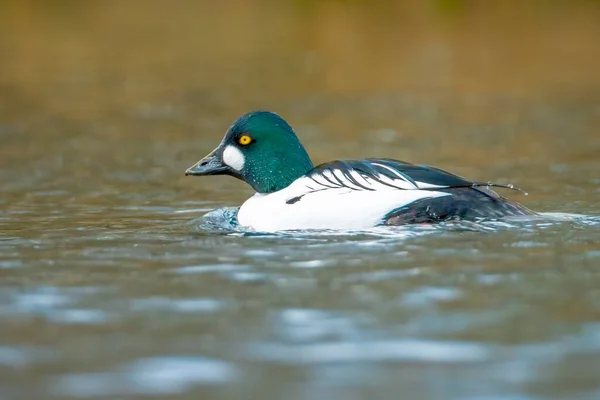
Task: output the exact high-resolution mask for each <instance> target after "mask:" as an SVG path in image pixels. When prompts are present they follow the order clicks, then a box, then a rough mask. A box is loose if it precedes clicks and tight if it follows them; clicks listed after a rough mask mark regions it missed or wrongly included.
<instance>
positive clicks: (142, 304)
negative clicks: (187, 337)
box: [131, 297, 225, 313]
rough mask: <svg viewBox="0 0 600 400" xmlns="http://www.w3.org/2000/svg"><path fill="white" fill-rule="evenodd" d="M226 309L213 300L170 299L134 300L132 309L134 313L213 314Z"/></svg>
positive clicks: (218, 301)
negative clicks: (148, 311)
mask: <svg viewBox="0 0 600 400" xmlns="http://www.w3.org/2000/svg"><path fill="white" fill-rule="evenodd" d="M224 307H225V305H224V303H223V301H221V300H218V299H211V298H193V299H172V298H168V297H149V298H145V299H134V300H132V301H131V308H132V310H134V311H147V310H161V311H175V312H181V313H211V312H216V311H220V310H222V309H223V308H224Z"/></svg>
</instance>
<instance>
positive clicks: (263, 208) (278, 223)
mask: <svg viewBox="0 0 600 400" xmlns="http://www.w3.org/2000/svg"><path fill="white" fill-rule="evenodd" d="M328 175H329V174H328ZM338 176H339V175H338ZM353 176H354V175H353ZM321 180H324V179H321ZM365 180H366V181H367V182H368V184H369V185H368V186H369V188H370V189H375V190H374V191H371V190H352V189H350V188H347V187H341V188H330V189H326V188H323V187H316V186H318V185H316V183H315V182H314V181H313V180H312V179H310V178H306V177H303V178H300V179H298V180H296V181H295V182H294V183H292V184H291V185H290V186H288V187H287V188H285V189H283V190H280V191H278V192H275V193H270V194H258V193H257V194H256V195H254V196H253V197H251V198H250V199H248V200H246V202H245V203H244V204H243V205H242V207H241V208H240V210H239V213H238V221H239V222H240V224H241V225H243V226H247V227H250V228H253V229H254V230H256V231H261V232H273V231H281V230H293V229H339V230H357V229H369V228H372V227H374V226H376V225H379V224H381V223H382V222H383V218H384V217H385V216H386V215H387V214H388V213H390V212H391V211H393V210H395V209H397V208H400V207H402V206H404V205H407V204H410V203H412V202H414V201H416V200H419V199H423V198H434V197H441V196H449V195H450V194H449V193H445V192H436V191H433V190H417V189H413V190H402V189H395V188H392V187H389V186H387V185H383V184H381V183H378V182H376V181H374V180H371V179H365ZM404 182H405V183H406V181H404ZM395 183H398V181H396V182H395ZM411 186H412V187H414V185H412V184H411ZM309 187H312V189H313V190H311V189H309ZM314 189H318V190H314ZM298 197H300V199H297V198H298ZM290 199H292V200H296V201H292V202H291V204H288V203H286V202H287V201H288V200H290Z"/></svg>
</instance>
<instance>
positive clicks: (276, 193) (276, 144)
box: [185, 111, 532, 232]
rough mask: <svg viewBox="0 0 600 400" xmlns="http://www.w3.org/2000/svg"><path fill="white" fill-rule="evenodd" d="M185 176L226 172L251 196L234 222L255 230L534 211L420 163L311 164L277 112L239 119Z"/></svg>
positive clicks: (482, 185) (364, 225) (381, 160)
mask: <svg viewBox="0 0 600 400" xmlns="http://www.w3.org/2000/svg"><path fill="white" fill-rule="evenodd" d="M185 174H186V175H195V176H203V175H231V176H234V177H236V178H238V179H241V180H243V181H245V182H246V183H248V184H249V185H250V186H252V187H253V188H254V190H255V191H256V194H255V195H254V196H252V197H251V198H249V199H248V200H246V201H245V202H244V204H242V206H241V207H240V209H239V211H238V222H239V224H240V225H242V226H244V227H249V228H252V229H254V230H256V231H262V232H273V231H280V230H295V229H334V230H336V229H339V230H359V229H368V228H372V227H375V226H378V225H405V224H414V223H435V222H441V221H445V220H448V219H467V220H476V219H480V218H499V217H506V216H519V215H528V214H532V212H531V211H529V210H528V209H526V208H524V207H523V206H521V205H519V204H516V203H512V202H510V201H508V200H507V199H505V198H503V197H501V196H499V195H498V194H496V193H495V192H494V191H492V190H490V189H489V188H490V186H497V187H507V188H511V189H512V186H502V185H496V184H492V183H488V182H475V181H469V180H467V179H465V178H462V177H460V176H458V175H454V174H452V173H449V172H446V171H443V170H441V169H438V168H434V167H429V166H426V165H416V164H411V163H407V162H404V161H397V160H391V159H385V158H373V159H371V158H370V159H364V160H343V161H332V162H329V163H325V164H321V165H319V166H316V167H315V166H313V163H312V162H311V160H310V157H309V156H308V154H307V153H306V150H305V149H304V147H303V146H302V144H301V143H300V141H299V140H298V137H297V136H296V134H295V133H294V130H293V129H292V127H291V126H290V125H289V124H288V123H287V122H286V121H284V120H283V118H281V117H280V116H278V115H277V114H275V113H272V112H268V111H255V112H251V113H248V114H245V115H243V116H242V117H240V118H239V119H238V120H237V121H235V122H234V123H233V125H231V127H230V128H229V129H228V130H227V133H226V134H225V137H224V138H223V140H222V141H221V144H220V145H219V146H218V147H217V148H216V149H215V150H213V151H212V152H211V153H210V154H209V155H207V156H206V157H204V158H203V159H201V160H200V161H198V162H197V163H196V164H194V165H193V166H191V167H190V168H188V169H187V170H186V171H185Z"/></svg>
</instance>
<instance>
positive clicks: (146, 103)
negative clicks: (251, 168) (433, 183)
mask: <svg viewBox="0 0 600 400" xmlns="http://www.w3.org/2000/svg"><path fill="white" fill-rule="evenodd" d="M599 72H600V2H598V1H592V0H568V1H567V0H545V1H543V0H531V1H517V0H514V1H513V0H507V1H475V0H420V1H410V0H405V1H402V0H397V1H384V0H379V1H361V0H331V1H316V0H293V1H275V0H223V1H186V0H181V1H172V2H167V1H158V0H148V1H112V0H108V1H85V2H84V1H75V0H70V1H66V0H56V1H36V0H21V1H17V0H14V1H10V0H2V1H0V187H1V194H0V326H2V329H0V383H1V385H0V397H1V398H27V399H32V398H36V399H42V398H61V399H62V398H143V397H146V396H151V397H154V398H156V397H158V398H163V397H165V398H166V397H176V398H200V397H199V396H201V398H224V397H227V398H248V396H250V397H253V398H254V397H255V398H290V399H304V398H337V397H336V396H338V397H339V398H344V399H349V398H350V399H351V398H356V399H359V398H365V397H367V396H368V397H371V398H377V399H380V398H381V399H387V398H390V399H396V398H398V396H399V393H403V394H405V395H406V396H407V397H406V398H412V399H498V398H503V399H508V398H512V399H515V400H517V399H518V400H523V399H542V398H543V399H546V398H552V399H558V398H561V399H562V398H564V399H594V398H599V397H600V383H599V382H600V372H599V371H600V339H599V338H600V329H599V328H598V322H599V317H600V292H599V291H598V289H597V288H598V287H600V276H599V273H598V269H597V266H598V259H599V257H600V252H599V248H598V243H599V242H600V236H599V234H598V220H597V219H594V218H595V217H593V215H598V214H599V213H600V205H599V204H600V202H599V201H598V200H599V199H600V197H599V195H600V189H599V184H600V176H599V174H598V171H600V157H599V155H600V133H599V131H600V73H599ZM255 109H268V110H272V111H275V112H277V113H279V114H280V115H281V116H283V117H284V118H285V119H286V120H287V121H288V122H289V123H290V124H291V125H292V126H293V127H295V129H296V131H297V133H298V135H299V137H300V139H301V141H302V142H303V143H304V144H305V146H306V148H307V150H308V152H309V154H310V155H311V157H312V159H313V161H314V162H315V163H321V162H325V161H329V160H332V159H337V158H362V157H391V158H397V159H402V160H406V161H411V162H416V163H424V164H430V165H435V166H437V167H440V168H443V169H447V170H450V171H452V172H455V173H458V174H460V175H464V176H466V177H468V178H471V179H474V180H485V181H496V182H498V183H504V184H508V183H511V184H514V185H516V186H519V187H523V188H524V189H525V190H527V191H528V192H529V193H530V194H529V196H527V197H524V196H521V195H519V194H513V193H507V195H510V196H511V197H512V198H514V199H515V200H517V201H520V202H522V203H523V204H525V205H526V206H528V207H530V208H533V209H534V210H536V211H540V212H547V213H548V212H552V213H569V214H573V213H575V214H581V218H580V219H578V220H577V221H578V222H577V221H576V222H565V221H561V222H552V223H550V222H544V223H542V222H539V223H538V222H531V223H528V224H526V226H525V225H523V226H518V227H516V228H515V227H506V226H500V227H494V228H493V229H492V231H493V233H489V232H488V233H485V234H483V233H481V232H476V233H473V232H471V233H465V232H462V233H461V232H453V231H448V232H444V233H443V234H434V235H425V236H422V235H421V234H420V233H419V232H417V231H410V232H408V233H407V232H402V233H401V234H398V235H399V236H394V237H387V236H385V237H383V238H382V237H373V236H370V235H355V236H353V235H349V236H338V237H336V238H323V237H304V238H295V239H292V238H281V237H271V236H265V237H246V236H243V235H229V236H227V235H220V234H219V235H217V234H215V233H214V232H213V231H211V230H210V229H207V228H206V227H204V226H203V225H202V224H200V225H201V226H200V227H198V224H199V223H197V222H196V223H194V222H191V223H190V221H193V220H194V218H197V217H200V216H201V215H203V214H204V213H205V212H207V211H209V210H211V209H215V208H219V207H224V206H239V205H240V204H241V203H242V202H243V201H244V200H245V199H246V198H248V197H249V196H250V195H251V194H252V191H251V189H250V188H249V187H247V186H246V185H245V184H243V183H242V182H239V181H236V180H234V179H231V178H226V177H220V178H219V177H215V178H202V179H195V178H190V177H187V178H186V177H184V175H183V172H184V171H185V169H186V168H187V167H189V166H190V165H192V164H193V163H194V162H196V161H197V160H198V159H199V158H200V157H202V156H204V155H205V154H207V153H208V152H209V151H211V150H212V149H213V148H214V147H215V146H216V145H217V144H218V143H219V141H220V140H221V137H222V135H223V134H224V132H225V130H226V129H227V127H228V126H229V125H230V124H231V123H232V122H233V121H234V120H235V119H236V118H237V117H238V116H240V115H241V114H242V113H244V112H247V111H250V110H255ZM586 216H588V217H586Z"/></svg>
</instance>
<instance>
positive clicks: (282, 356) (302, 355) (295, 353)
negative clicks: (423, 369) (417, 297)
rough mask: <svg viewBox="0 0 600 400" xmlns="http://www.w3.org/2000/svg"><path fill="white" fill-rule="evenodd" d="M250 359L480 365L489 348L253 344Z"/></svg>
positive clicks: (415, 342)
mask: <svg viewBox="0 0 600 400" xmlns="http://www.w3.org/2000/svg"><path fill="white" fill-rule="evenodd" d="M247 353H248V354H249V356H251V357H253V358H256V359H260V360H264V361H271V362H277V363H282V364H320V363H347V362H377V361H379V362H385V361H387V362H434V363H460V362H481V361H484V360H486V359H488V358H489V357H490V355H491V348H490V347H489V346H487V345H484V344H479V343H469V342H441V341H428V340H419V339H403V340H382V341H371V342H368V341H341V342H324V343H316V344H306V345H294V346H292V345H285V344H272V343H256V344H252V345H249V346H248V348H247Z"/></svg>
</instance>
